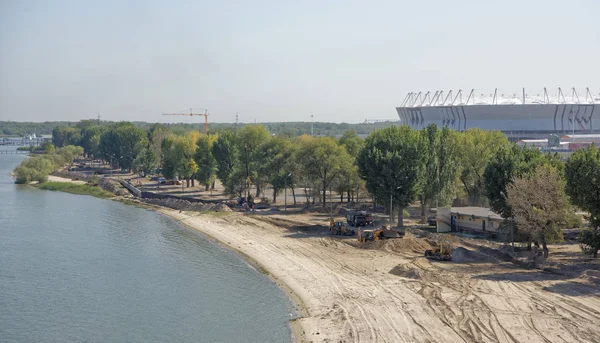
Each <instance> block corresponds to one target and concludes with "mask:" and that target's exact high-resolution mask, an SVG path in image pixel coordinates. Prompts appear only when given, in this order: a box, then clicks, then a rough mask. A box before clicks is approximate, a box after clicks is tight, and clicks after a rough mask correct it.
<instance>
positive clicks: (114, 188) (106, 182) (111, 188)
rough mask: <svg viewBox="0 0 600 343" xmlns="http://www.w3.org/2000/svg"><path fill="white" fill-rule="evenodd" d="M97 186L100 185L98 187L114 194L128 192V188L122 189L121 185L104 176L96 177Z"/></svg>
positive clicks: (125, 193)
mask: <svg viewBox="0 0 600 343" xmlns="http://www.w3.org/2000/svg"><path fill="white" fill-rule="evenodd" d="M98 186H100V188H102V189H104V190H105V191H108V192H111V193H113V194H116V195H121V196H125V195H128V194H130V193H129V191H128V190H126V189H122V188H121V185H119V184H118V183H116V182H115V181H112V180H110V179H108V178H105V177H101V178H98Z"/></svg>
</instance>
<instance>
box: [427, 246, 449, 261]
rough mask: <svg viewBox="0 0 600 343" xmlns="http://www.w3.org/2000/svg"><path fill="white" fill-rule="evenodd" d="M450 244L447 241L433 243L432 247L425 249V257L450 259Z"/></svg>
mask: <svg viewBox="0 0 600 343" xmlns="http://www.w3.org/2000/svg"><path fill="white" fill-rule="evenodd" d="M452 250H453V249H452V244H450V243H448V242H441V243H434V247H433V249H427V250H425V257H427V258H428V259H432V260H439V261H452Z"/></svg>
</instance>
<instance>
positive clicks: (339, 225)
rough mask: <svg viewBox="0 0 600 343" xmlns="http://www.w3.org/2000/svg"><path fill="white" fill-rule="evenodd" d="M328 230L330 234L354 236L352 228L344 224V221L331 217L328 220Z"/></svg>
mask: <svg viewBox="0 0 600 343" xmlns="http://www.w3.org/2000/svg"><path fill="white" fill-rule="evenodd" d="M329 231H330V232H331V234H332V235H337V236H354V234H355V232H354V230H353V229H351V228H349V227H347V226H346V223H344V222H336V221H334V220H333V218H332V219H331V221H330V222H329Z"/></svg>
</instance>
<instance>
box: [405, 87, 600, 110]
mask: <svg viewBox="0 0 600 343" xmlns="http://www.w3.org/2000/svg"><path fill="white" fill-rule="evenodd" d="M598 103H600V93H592V92H591V91H590V89H589V88H586V89H584V90H583V91H582V92H578V91H577V90H576V89H575V88H572V89H571V90H569V91H566V90H565V91H564V92H563V90H562V89H561V88H558V90H557V92H555V93H553V94H549V93H548V91H547V89H546V88H544V89H543V91H542V92H540V93H536V94H535V95H532V94H528V93H527V92H526V91H525V89H524V88H523V89H522V90H520V91H518V92H514V91H513V92H502V91H499V90H498V89H495V90H494V91H493V92H492V93H481V92H478V91H476V90H475V89H472V90H471V91H470V92H469V93H467V92H463V91H462V90H458V91H453V90H450V91H443V90H439V91H435V92H432V91H427V92H410V93H408V94H407V95H406V97H405V98H404V101H403V102H402V105H400V107H429V106H468V105H524V104H598Z"/></svg>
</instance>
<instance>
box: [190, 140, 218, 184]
mask: <svg viewBox="0 0 600 343" xmlns="http://www.w3.org/2000/svg"><path fill="white" fill-rule="evenodd" d="M216 140H217V136H215V135H200V137H199V138H198V142H197V145H198V147H197V148H196V155H195V157H194V160H195V161H196V164H197V165H198V172H197V173H196V179H197V180H198V182H200V183H201V184H203V185H204V186H205V187H206V190H208V189H209V187H210V186H211V185H212V184H213V183H214V182H215V179H216V176H217V160H215V158H214V156H213V154H212V147H213V145H214V143H215V141H216Z"/></svg>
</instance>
